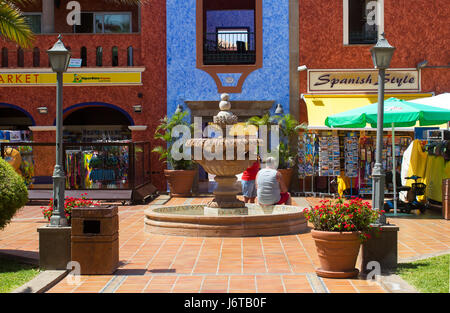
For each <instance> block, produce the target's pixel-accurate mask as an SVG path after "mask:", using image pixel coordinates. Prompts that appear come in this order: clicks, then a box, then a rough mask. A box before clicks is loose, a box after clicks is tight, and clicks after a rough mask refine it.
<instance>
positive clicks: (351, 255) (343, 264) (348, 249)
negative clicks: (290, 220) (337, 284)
mask: <svg viewBox="0 0 450 313" xmlns="http://www.w3.org/2000/svg"><path fill="white" fill-rule="evenodd" d="M311 234H312V237H313V239H314V242H315V244H316V249H317V254H318V256H319V260H320V266H321V267H320V268H318V269H316V273H317V275H318V276H321V277H326V278H351V277H355V276H357V275H358V274H359V270H358V269H356V268H355V265H356V259H357V258H358V253H359V248H360V246H361V241H360V239H359V234H360V233H359V232H329V231H317V230H312V231H311Z"/></svg>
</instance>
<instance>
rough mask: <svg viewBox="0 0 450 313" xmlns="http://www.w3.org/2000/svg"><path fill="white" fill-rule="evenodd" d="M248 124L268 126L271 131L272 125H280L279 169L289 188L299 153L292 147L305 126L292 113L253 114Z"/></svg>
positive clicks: (277, 149)
mask: <svg viewBox="0 0 450 313" xmlns="http://www.w3.org/2000/svg"><path fill="white" fill-rule="evenodd" d="M247 124H248V125H254V126H257V127H258V128H259V127H260V126H266V127H267V130H268V131H270V129H271V126H272V125H278V127H279V130H280V134H281V138H280V143H279V145H278V147H276V148H275V149H276V151H277V152H278V156H279V164H278V171H279V172H280V173H281V175H282V177H283V181H284V183H285V184H286V187H287V188H289V186H290V185H291V181H292V175H293V173H294V166H295V159H296V155H297V153H296V152H295V151H292V148H291V147H292V145H293V143H294V139H295V136H297V134H298V132H299V130H301V129H304V128H305V126H304V125H303V124H300V123H299V122H298V121H297V120H296V119H295V118H294V117H293V116H292V115H291V114H286V115H278V114H277V115H273V116H270V115H269V114H265V115H263V116H262V117H259V116H253V117H251V118H250V119H249V120H248V121H247Z"/></svg>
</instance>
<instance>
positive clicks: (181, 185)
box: [164, 170, 196, 197]
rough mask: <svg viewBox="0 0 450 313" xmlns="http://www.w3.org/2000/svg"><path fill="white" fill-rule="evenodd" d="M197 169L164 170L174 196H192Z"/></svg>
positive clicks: (171, 193)
mask: <svg viewBox="0 0 450 313" xmlns="http://www.w3.org/2000/svg"><path fill="white" fill-rule="evenodd" d="M195 173H196V171H195V170H164V175H165V176H166V179H167V183H168V184H169V189H170V195H171V196H172V197H190V196H192V192H191V190H192V185H193V184H194V178H195Z"/></svg>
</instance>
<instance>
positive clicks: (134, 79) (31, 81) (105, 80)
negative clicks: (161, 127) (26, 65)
mask: <svg viewBox="0 0 450 313" xmlns="http://www.w3.org/2000/svg"><path fill="white" fill-rule="evenodd" d="M63 77H64V78H63V81H64V85H69V86H70V85H72V86H96V85H113V86H114V85H119V86H120V85H142V76H141V72H111V73H64V76H63ZM55 85H56V74H55V73H0V87H6V86H14V87H17V86H55Z"/></svg>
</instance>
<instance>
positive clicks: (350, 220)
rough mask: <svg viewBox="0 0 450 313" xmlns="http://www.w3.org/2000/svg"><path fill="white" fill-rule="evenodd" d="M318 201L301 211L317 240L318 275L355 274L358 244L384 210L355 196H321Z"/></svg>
mask: <svg viewBox="0 0 450 313" xmlns="http://www.w3.org/2000/svg"><path fill="white" fill-rule="evenodd" d="M320 203H321V204H320V205H317V206H315V207H314V208H311V209H306V210H305V211H304V214H305V217H306V219H307V220H308V221H309V222H311V223H312V224H313V226H314V229H313V230H312V231H311V233H312V237H313V239H314V242H315V244H316V249H317V254H318V257H319V261H320V265H321V267H320V268H318V269H316V273H317V275H319V276H321V277H327V278H350V277H354V276H357V275H358V274H359V270H358V269H356V268H355V264H356V260H357V257H358V253H359V249H360V245H361V243H362V242H364V241H365V240H366V239H369V238H370V234H369V233H371V232H372V231H377V230H380V229H379V228H376V227H374V226H372V224H373V223H375V222H376V221H377V219H378V217H379V216H380V214H381V213H382V212H383V211H377V210H373V209H372V208H371V205H370V204H369V203H368V202H363V200H362V199H359V198H354V199H351V200H350V201H344V200H343V199H341V198H339V199H336V200H334V201H332V200H321V201H320Z"/></svg>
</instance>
